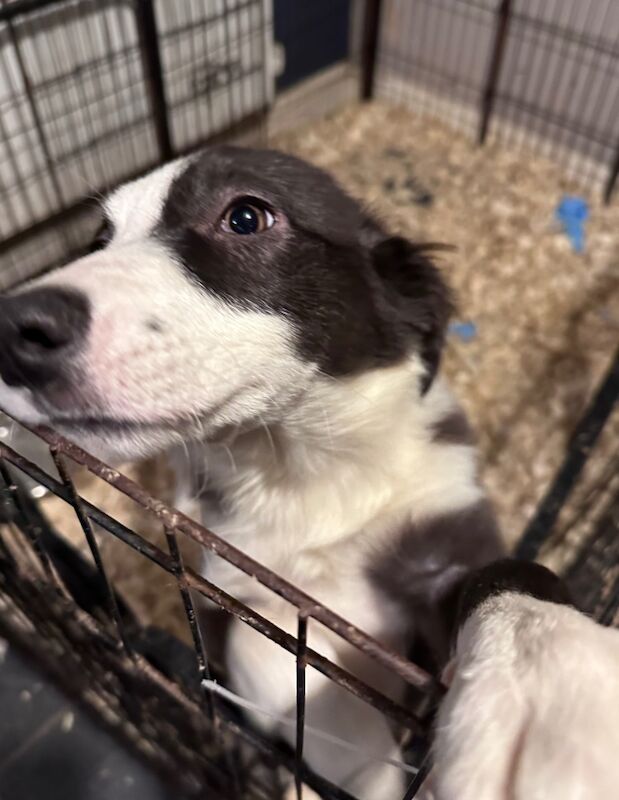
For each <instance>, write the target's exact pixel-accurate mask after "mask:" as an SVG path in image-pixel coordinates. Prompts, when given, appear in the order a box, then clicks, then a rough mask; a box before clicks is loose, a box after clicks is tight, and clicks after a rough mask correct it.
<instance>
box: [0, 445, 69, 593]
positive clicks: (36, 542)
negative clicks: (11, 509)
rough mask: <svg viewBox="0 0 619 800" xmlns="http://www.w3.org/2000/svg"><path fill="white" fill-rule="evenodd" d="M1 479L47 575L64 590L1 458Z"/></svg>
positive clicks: (39, 533) (55, 584)
mask: <svg viewBox="0 0 619 800" xmlns="http://www.w3.org/2000/svg"><path fill="white" fill-rule="evenodd" d="M0 479H1V480H2V482H3V483H4V485H5V487H6V492H7V497H10V498H11V500H12V501H13V505H14V506H15V510H16V511H17V513H18V514H19V516H20V519H21V520H22V523H23V530H24V533H25V534H26V536H27V538H28V540H29V542H30V544H31V545H32V548H33V550H34V552H35V554H36V556H37V558H38V559H39V562H40V564H41V566H42V567H43V571H44V572H45V577H46V578H47V580H48V581H49V583H50V584H52V585H54V586H56V587H57V588H58V589H60V590H62V585H61V584H60V582H59V580H58V579H57V576H56V574H55V572H54V570H53V568H52V563H51V561H50V558H49V556H48V554H47V552H46V550H45V548H44V547H43V545H42V543H41V531H40V529H39V528H38V526H37V525H36V524H33V522H32V521H31V519H30V517H29V516H28V511H27V509H26V508H24V504H23V503H22V500H21V497H20V492H19V488H18V487H17V486H16V485H15V481H14V480H13V479H12V477H11V473H10V472H9V470H8V469H7V467H6V464H5V462H4V460H0Z"/></svg>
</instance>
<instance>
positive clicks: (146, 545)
mask: <svg viewBox="0 0 619 800" xmlns="http://www.w3.org/2000/svg"><path fill="white" fill-rule="evenodd" d="M54 437H57V434H54ZM58 438H59V439H60V440H61V441H64V440H62V437H58ZM71 447H74V445H71ZM78 450H79V448H78ZM3 458H4V459H6V460H7V461H9V462H10V463H12V464H14V466H16V467H17V468H18V469H20V470H21V471H23V472H24V473H26V474H27V475H30V477H32V478H34V479H35V480H37V481H38V482H40V483H41V484H42V485H43V486H46V487H47V488H48V489H49V490H50V491H51V492H53V493H54V494H56V495H57V496H58V497H60V498H61V499H63V500H65V501H66V502H67V503H69V504H70V503H71V496H70V494H69V492H68V491H67V490H66V488H65V487H64V486H63V485H62V484H61V483H60V482H58V481H56V480H55V479H54V478H51V477H50V476H48V475H47V473H45V472H44V471H43V470H41V469H39V468H38V467H36V465H35V464H33V463H32V462H31V461H29V460H28V459H26V458H24V457H23V456H21V455H20V454H19V453H17V452H15V451H14V450H13V449H12V448H10V447H8V446H7V445H5V444H3V443H2V442H0V459H3ZM95 461H96V459H95ZM102 466H104V468H105V470H108V471H109V472H112V473H113V472H115V471H114V470H111V469H110V468H109V467H105V465H102ZM123 477H124V476H123ZM125 480H129V479H128V478H125ZM155 502H159V501H155ZM82 505H83V508H84V510H85V512H86V513H87V514H88V516H89V517H90V518H91V519H92V520H93V521H95V522H97V524H99V525H101V527H103V528H105V529H106V530H108V531H109V532H110V533H111V534H112V535H113V536H117V537H118V538H120V539H121V540H122V541H124V542H125V544H127V545H129V546H130V547H132V548H133V549H134V550H137V551H138V552H140V553H142V554H143V555H145V556H146V557H147V558H149V559H150V560H152V561H154V562H155V563H156V564H158V565H159V566H160V567H161V568H162V569H164V570H165V571H166V572H168V573H170V574H174V572H175V565H174V560H173V558H172V557H170V556H169V555H167V554H166V553H164V552H163V551H162V550H160V549H159V548H158V547H157V546H156V545H153V544H151V543H150V542H146V541H145V540H143V539H142V538H141V537H140V536H138V535H137V534H136V533H134V532H133V531H131V530H129V529H128V528H126V527H125V526H124V525H122V524H121V523H119V522H116V520H113V519H112V518H111V517H109V516H108V515H107V514H105V513H104V512H103V511H101V509H98V508H97V507H96V506H94V505H92V504H91V503H89V502H87V501H86V500H84V499H83V498H82ZM198 527H199V526H198ZM185 579H186V582H187V586H188V588H190V589H191V588H193V589H195V590H196V591H198V592H200V594H202V595H203V596H205V597H207V598H208V599H209V600H212V601H213V602H214V603H215V604H216V605H218V606H219V607H220V608H222V609H223V610H224V611H227V612H228V613H230V614H233V615H234V616H235V617H237V619H240V620H241V621H242V622H245V623H246V624H248V625H250V626H251V627H252V628H254V629H255V630H256V631H258V632H259V633H262V634H264V635H265V636H266V637H267V638H269V639H271V640H272V641H273V642H275V643H276V644H278V645H280V647H283V648H284V649H285V650H287V651H288V652H289V653H291V654H293V655H295V654H296V651H297V643H296V640H295V638H294V637H293V636H291V635H290V634H288V633H286V632H285V631H283V630H282V629H281V628H279V627H277V626H276V625H274V624H273V623H272V622H270V621H269V620H267V619H265V618H264V617H262V616H261V615H260V614H258V613H257V612H255V611H254V610H253V609H251V608H250V607H249V606H247V605H245V604H244V603H242V602H241V601H240V600H237V599H236V598H234V597H232V596H231V595H229V594H227V593H226V592H224V591H223V590H222V589H220V588H219V587H217V586H215V585H214V584H212V583H210V581H208V580H206V578H203V577H202V576H201V575H198V573H196V572H195V571H194V570H192V569H191V568H189V567H185ZM312 610H313V609H312ZM306 615H309V610H308V611H306ZM306 659H307V663H308V664H309V665H310V666H312V667H314V668H315V669H317V670H318V671H319V672H321V673H322V674H323V675H325V676H326V677H327V678H330V679H331V680H332V681H334V682H335V683H337V684H338V685H339V686H341V687H342V688H344V689H346V690H347V691H349V692H351V693H352V694H354V695H356V696H357V697H359V699H361V700H363V701H364V702H366V703H369V704H370V705H372V706H374V707H375V708H376V709H377V710H378V711H381V712H382V713H383V714H386V715H388V716H390V717H391V718H392V719H394V720H396V721H397V722H400V723H401V724H402V725H405V726H406V727H407V728H410V729H411V730H422V729H423V725H422V723H421V722H420V721H419V720H418V719H417V717H416V716H415V715H413V714H412V713H411V712H410V711H408V710H407V709H405V708H403V707H402V706H400V705H398V704H397V703H394V702H393V701H392V700H390V699H389V698H388V697H386V696H385V695H383V694H382V693H380V692H378V691H376V690H375V689H372V688H371V687H370V686H368V685H367V684H365V683H364V682H363V681H361V680H359V679H358V678H356V677H355V676H354V675H352V674H350V673H349V672H347V671H346V670H344V669H342V668H341V667H339V666H337V665H336V664H334V663H333V662H331V661H329V660H328V659H327V658H325V657H324V656H321V655H319V654H318V653H315V652H314V651H313V650H309V649H308V650H307V652H306ZM429 691H431V692H434V693H435V694H436V695H437V696H438V695H440V694H441V693H442V691H443V689H442V687H441V685H440V684H438V683H436V684H435V686H433V687H432V688H431V689H430V690H429Z"/></svg>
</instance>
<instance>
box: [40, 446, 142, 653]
mask: <svg viewBox="0 0 619 800" xmlns="http://www.w3.org/2000/svg"><path fill="white" fill-rule="evenodd" d="M50 453H51V455H52V458H53V459H54V464H55V466H56V469H57V470H58V474H59V475H60V480H61V481H62V482H63V484H64V486H65V488H66V490H67V492H68V494H69V497H70V499H71V505H72V506H73V509H74V511H75V514H76V516H77V518H78V520H79V523H80V525H81V528H82V530H83V531H84V536H85V537H86V542H87V543H88V548H89V550H90V553H91V555H92V557H93V560H94V562H95V566H96V568H97V572H98V573H99V576H100V577H101V580H102V581H103V585H104V587H105V593H106V595H107V603H108V606H109V610H110V616H111V617H112V619H113V620H114V624H115V625H116V630H117V631H118V638H119V639H120V642H121V644H122V646H123V648H124V649H125V652H126V653H127V654H128V655H131V654H132V650H131V647H130V646H129V643H128V641H127V637H126V636H125V629H124V626H123V623H122V618H121V615H120V609H119V608H118V601H117V600H116V595H115V594H114V590H113V589H112V585H111V583H110V580H109V578H108V576H107V572H106V569H105V566H104V564H103V559H102V558H101V551H100V550H99V545H98V544H97V539H96V537H95V532H94V530H93V527H92V523H91V522H90V519H89V517H88V515H87V514H86V511H85V510H84V507H83V506H82V498H81V497H80V496H79V494H78V493H77V492H76V490H75V486H74V484H73V481H72V480H71V478H70V477H69V472H68V470H67V467H66V465H65V463H64V460H63V458H62V456H61V455H60V453H58V452H57V451H56V450H54V449H53V448H50Z"/></svg>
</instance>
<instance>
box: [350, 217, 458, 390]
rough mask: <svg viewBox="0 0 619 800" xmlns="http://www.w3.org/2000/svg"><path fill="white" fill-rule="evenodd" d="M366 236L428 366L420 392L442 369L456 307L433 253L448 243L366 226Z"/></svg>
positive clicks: (393, 303)
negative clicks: (416, 240) (411, 238)
mask: <svg viewBox="0 0 619 800" xmlns="http://www.w3.org/2000/svg"><path fill="white" fill-rule="evenodd" d="M363 237H364V244H365V245H366V246H369V249H370V253H371V259H372V264H373V267H374V270H375V272H376V274H377V276H378V277H379V279H380V281H381V283H382V285H383V287H384V291H385V297H386V299H387V301H388V303H389V306H390V307H391V308H392V309H393V311H394V312H395V314H396V318H397V322H398V327H399V329H400V330H401V331H403V334H404V336H407V337H408V338H409V339H410V340H411V341H413V342H416V343H417V346H418V347H419V352H420V355H421V359H422V361H423V363H424V366H425V368H426V375H425V377H424V381H423V384H422V392H426V391H427V390H428V389H429V387H430V384H431V383H432V381H433V379H434V376H435V375H436V372H437V370H438V367H439V363H440V359H441V352H442V349H443V344H444V341H445V334H446V330H447V324H448V322H449V317H450V315H451V313H452V311H453V302H452V297H451V292H450V291H449V288H448V287H447V284H446V283H445V281H444V280H443V278H442V277H441V274H440V272H439V270H438V269H437V268H436V266H435V265H434V262H433V259H432V256H433V254H434V253H436V252H437V251H440V250H447V249H449V248H447V247H444V246H442V245H435V244H413V243H412V242H409V241H408V240H407V239H404V238H402V237H399V236H387V235H385V234H384V233H383V232H381V231H379V230H378V229H376V228H373V227H372V228H366V229H365V231H364V233H363Z"/></svg>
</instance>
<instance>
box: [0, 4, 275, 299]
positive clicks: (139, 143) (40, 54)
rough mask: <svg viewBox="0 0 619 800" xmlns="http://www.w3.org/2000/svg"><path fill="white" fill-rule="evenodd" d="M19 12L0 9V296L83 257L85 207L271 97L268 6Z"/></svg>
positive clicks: (93, 214) (92, 220) (89, 219)
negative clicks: (62, 263)
mask: <svg viewBox="0 0 619 800" xmlns="http://www.w3.org/2000/svg"><path fill="white" fill-rule="evenodd" d="M32 6H34V8H33V7H32ZM22 7H23V4H22V3H14V4H5V5H4V6H2V7H1V8H0V202H1V203H2V207H3V209H4V213H3V215H2V219H1V220H0V240H1V241H0V290H1V289H3V288H7V287H9V286H11V285H13V284H14V283H16V282H17V281H19V280H24V279H27V278H29V277H31V276H33V275H35V274H37V273H38V272H41V271H42V270H43V269H45V268H47V267H50V266H53V265H54V264H56V263H58V262H60V261H62V260H66V259H67V258H68V257H69V256H72V255H76V254H78V253H79V252H81V251H83V249H84V248H85V247H86V246H87V245H88V244H89V242H90V241H91V240H92V238H93V235H94V233H95V231H96V228H97V225H98V219H99V218H98V213H97V211H96V207H95V205H96V204H95V203H94V202H91V203H90V206H89V205H88V202H85V201H94V200H96V199H97V198H98V197H100V196H101V195H102V194H103V193H105V192H106V191H108V190H109V189H111V188H113V187H115V186H116V185H118V184H119V183H122V182H123V181H125V180H128V179H129V178H132V177H135V176H137V175H139V174H142V173H143V172H145V171H147V170H148V169H149V168H151V167H153V166H155V165H157V164H159V163H162V162H164V161H166V160H168V159H170V158H172V157H173V156H174V155H176V154H178V153H181V152H185V151H187V150H189V149H191V148H194V147H196V146H198V145H200V144H202V143H204V142H205V141H206V140H207V139H208V138H209V137H212V136H214V135H216V134H221V133H222V132H223V131H225V130H227V129H229V128H230V127H232V126H233V125H235V124H237V123H240V122H241V121H243V120H244V119H247V118H248V117H250V116H251V115H254V114H257V113H260V112H264V110H265V109H266V108H267V107H268V105H269V104H270V103H271V102H272V99H273V93H274V73H273V66H272V29H273V23H272V3H271V0H207V2H205V0H187V1H186V2H183V3H169V2H164V0H40V1H39V2H35V3H34V4H32V3H29V4H28V11H27V13H20V8H22Z"/></svg>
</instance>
